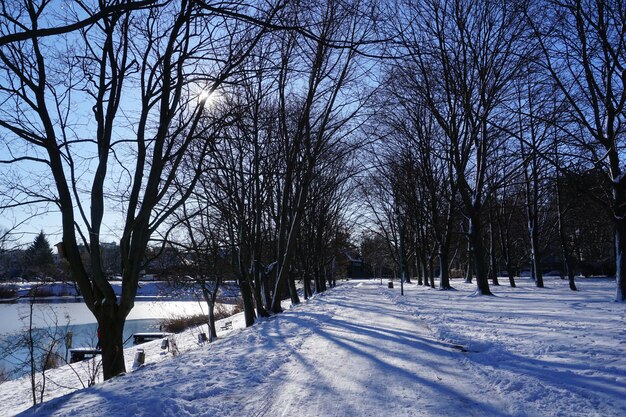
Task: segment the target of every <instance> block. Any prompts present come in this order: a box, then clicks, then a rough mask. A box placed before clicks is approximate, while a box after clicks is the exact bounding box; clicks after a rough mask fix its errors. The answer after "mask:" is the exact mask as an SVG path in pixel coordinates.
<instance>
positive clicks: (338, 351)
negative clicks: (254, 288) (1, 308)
mask: <svg viewBox="0 0 626 417" xmlns="http://www.w3.org/2000/svg"><path fill="white" fill-rule="evenodd" d="M453 285H454V287H455V288H456V290H455V291H439V290H434V289H430V288H426V287H418V286H416V285H415V284H407V285H405V295H404V296H400V295H399V291H400V290H399V288H398V286H399V285H398V284H397V283H396V288H395V289H388V288H387V287H386V285H380V281H363V282H359V281H350V282H344V283H341V284H340V285H339V286H338V287H337V288H336V289H333V290H331V291H328V292H326V293H324V294H321V295H319V296H317V297H315V298H314V299H312V300H310V301H308V302H306V303H304V304H302V305H300V306H298V307H296V308H293V309H291V310H289V311H287V312H285V313H284V314H280V315H278V316H275V317H273V318H271V319H268V320H264V321H262V322H260V323H258V324H257V325H255V326H253V327H251V328H248V329H242V328H241V327H242V322H241V318H238V319H235V321H234V323H233V324H234V326H235V330H234V331H232V332H231V333H230V334H228V335H225V337H222V338H221V339H220V340H218V341H217V342H215V343H212V344H210V345H206V344H205V345H198V344H197V343H196V342H195V341H194V338H195V335H194V333H193V332H189V333H187V334H186V335H178V336H177V341H178V344H179V346H181V350H186V352H185V353H183V354H181V355H179V356H176V357H173V358H172V357H171V355H169V354H160V353H159V348H158V342H152V343H151V344H146V345H142V346H143V347H144V348H145V349H146V352H147V364H146V365H145V366H143V367H142V368H140V369H138V370H137V371H135V372H132V373H129V374H127V375H125V376H122V377H119V378H115V379H114V380H111V381H108V382H106V383H101V384H98V385H97V386H95V387H92V388H89V389H84V390H79V391H75V392H73V393H71V394H69V395H66V396H63V397H59V398H56V399H52V400H49V401H48V402H46V403H44V404H43V405H42V406H40V407H38V408H35V409H28V410H27V411H25V412H24V413H23V415H35V416H48V415H67V416H105V415H106V416H131V415H136V416H155V415H176V416H197V415H202V416H264V415H267V416H303V417H307V416H355V417H356V416H358V417H360V416H585V417H587V416H604V417H610V416H624V415H626V326H625V322H626V306H625V305H624V304H620V303H615V302H612V300H613V296H614V288H615V283H614V281H613V280H609V279H581V280H579V281H578V285H579V288H580V289H581V291H579V292H571V291H569V289H568V287H567V283H566V282H565V281H560V280H559V279H550V278H549V279H547V280H546V288H544V289H537V288H534V286H533V285H532V282H530V281H528V280H525V279H524V280H519V282H518V285H519V287H518V288H510V287H508V286H501V287H494V288H493V290H494V292H495V293H496V294H497V296H496V297H477V296H473V295H472V294H473V292H474V286H473V285H469V284H465V283H462V282H457V281H454V282H453ZM127 357H129V358H130V359H132V352H128V353H127ZM55 372H58V373H59V374H58V375H59V376H58V377H57V383H58V384H59V383H60V384H61V385H63V384H65V385H71V384H74V385H75V382H72V381H71V378H72V375H71V374H70V373H67V372H66V371H64V370H57V371H55ZM63 372H66V373H65V374H61V373H63ZM61 375H63V376H61ZM73 378H74V379H75V377H73ZM18 384H22V388H21V390H22V392H24V393H27V392H28V389H27V386H26V385H25V384H26V382H25V381H21V382H11V383H4V384H2V385H0V415H13V414H16V413H18V412H20V411H23V410H24V409H26V408H27V407H28V397H27V396H26V397H25V398H23V399H19V398H17V394H16V392H17V391H19V390H20V388H19V386H18ZM60 393H61V392H59V394H60ZM20 401H21V402H20Z"/></svg>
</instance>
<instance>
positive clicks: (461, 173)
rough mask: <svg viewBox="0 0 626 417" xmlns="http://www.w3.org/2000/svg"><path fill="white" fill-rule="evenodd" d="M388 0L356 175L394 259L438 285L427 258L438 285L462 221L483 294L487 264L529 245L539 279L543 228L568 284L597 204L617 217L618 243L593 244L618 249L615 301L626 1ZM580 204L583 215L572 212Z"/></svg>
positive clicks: (625, 287) (508, 259)
mask: <svg viewBox="0 0 626 417" xmlns="http://www.w3.org/2000/svg"><path fill="white" fill-rule="evenodd" d="M396 7H397V8H398V9H397V11H398V13H395V14H393V16H394V17H395V18H394V19H391V20H390V24H389V26H390V27H389V31H391V33H394V34H398V37H399V39H398V42H397V43H396V44H395V45H393V47H391V48H390V49H391V53H393V54H394V55H395V56H396V57H397V58H396V59H395V60H392V61H388V62H387V63H385V64H384V65H383V68H384V69H383V74H384V79H385V83H384V89H383V93H381V94H380V96H379V103H378V104H377V106H378V108H380V109H383V111H381V112H379V115H378V117H377V119H376V120H377V125H376V126H375V128H374V129H373V132H374V134H375V135H377V136H378V137H380V138H381V140H380V143H379V144H377V145H376V146H375V147H374V152H375V153H376V155H377V157H376V160H375V162H376V163H375V164H374V166H375V167H377V168H376V169H375V174H374V175H373V176H372V178H370V179H369V180H368V181H365V182H364V184H363V189H364V195H365V196H366V198H368V201H369V202H370V207H371V209H372V212H373V213H374V219H375V223H376V224H378V228H377V229H376V230H377V233H378V234H379V235H384V237H385V239H386V240H387V241H388V242H390V247H391V249H392V253H393V256H394V258H395V262H396V264H397V265H399V266H400V269H401V270H404V269H406V267H407V266H408V265H407V262H409V261H410V262H411V263H412V264H414V265H416V267H415V269H417V271H418V273H419V275H420V277H424V278H426V277H428V278H430V280H429V281H430V283H431V284H432V285H434V280H433V275H434V272H433V271H434V269H435V266H434V264H435V263H436V264H438V265H439V266H440V267H438V270H439V279H440V287H441V288H443V289H448V288H450V281H449V269H450V263H451V259H450V258H451V256H452V254H454V253H458V248H459V246H463V245H459V243H458V238H457V236H458V234H463V235H465V236H466V237H467V241H468V246H467V248H465V247H463V250H461V252H462V253H466V254H467V256H468V258H469V260H470V262H469V265H468V267H467V268H464V269H466V271H468V279H471V276H472V273H473V274H475V276H476V281H477V287H478V292H479V293H481V294H491V290H490V287H489V278H491V279H492V282H493V283H494V284H496V283H497V273H498V271H501V270H506V271H507V274H508V275H509V279H510V283H511V285H515V282H514V275H515V271H516V270H519V268H520V263H521V262H522V261H523V258H524V253H528V254H529V255H528V258H529V259H528V261H529V263H530V265H531V271H532V276H533V278H534V280H535V282H536V284H537V286H538V287H542V286H543V279H542V262H541V261H542V252H543V250H544V249H546V248H547V247H549V245H550V243H551V242H550V239H549V236H550V234H551V233H552V235H553V236H555V237H556V240H557V241H558V246H559V249H560V250H559V252H560V253H559V256H560V257H561V259H562V265H563V267H562V269H563V271H564V273H565V275H567V276H568V277H569V280H570V287H571V288H572V289H576V286H575V282H574V269H575V265H574V261H575V256H574V253H573V252H574V250H575V249H578V250H580V248H581V247H582V246H581V244H580V242H579V240H580V239H581V237H580V233H581V232H584V231H585V229H586V230H589V229H588V228H585V227H584V225H583V227H581V225H580V224H576V223H577V222H578V223H580V220H581V219H585V220H587V219H589V218H591V219H592V220H599V221H598V223H599V224H600V225H601V226H602V225H605V224H606V223H607V221H608V222H612V224H613V229H614V231H615V238H614V242H615V249H614V251H613V250H612V249H611V248H606V245H601V247H604V248H605V251H606V252H608V253H606V254H605V255H604V256H606V257H613V259H615V274H616V276H617V294H616V300H618V301H624V300H626V274H625V273H624V270H623V262H624V261H623V258H624V255H623V253H624V250H626V246H625V245H624V237H623V234H624V221H625V220H624V209H625V208H626V207H625V206H624V197H625V190H624V185H625V184H624V175H623V169H624V167H623V165H624V164H623V161H622V159H623V155H622V153H623V152H622V148H623V145H624V121H625V117H626V109H625V107H624V106H625V104H626V91H625V88H624V87H625V86H626V78H625V77H624V74H626V72H625V68H624V64H625V63H626V51H625V45H624V31H625V30H626V29H625V27H626V26H625V25H624V22H626V20H625V18H626V9H625V8H624V4H623V3H622V2H613V1H579V0H571V1H565V2H552V1H537V2H530V3H528V2H517V1H505V2H496V3H494V2H479V1H472V0H449V1H448V0H427V1H424V2H419V4H416V3H414V2H400V3H398V4H397V5H396ZM381 149H384V150H382V151H381ZM577 189H580V190H584V192H585V194H584V196H582V197H581V194H580V193H578V192H577ZM581 204H587V207H586V209H587V210H588V211H589V212H590V213H592V214H591V215H589V214H587V215H583V216H581V213H580V207H577V206H580V205H581ZM604 213H606V214H604ZM588 224H592V223H591V222H588ZM524 229H525V230H524ZM602 229H603V227H600V228H597V229H595V230H593V231H590V232H591V233H594V234H595V235H594V236H596V237H597V236H598V235H600V233H598V232H599V231H601V230H602ZM523 235H526V236H527V237H526V238H525V239H524V238H521V236H523ZM594 236H588V235H587V236H585V237H583V239H589V240H594ZM453 242H455V247H456V248H457V251H453V250H452V249H453V247H452V243H453ZM521 244H522V245H526V248H527V250H526V248H523V249H522V250H520V248H519V246H520V245H521ZM401 248H402V249H401ZM607 249H608V250H607ZM520 252H521V253H520ZM612 252H614V253H612ZM435 258H437V261H436V262H435ZM457 264H458V258H457Z"/></svg>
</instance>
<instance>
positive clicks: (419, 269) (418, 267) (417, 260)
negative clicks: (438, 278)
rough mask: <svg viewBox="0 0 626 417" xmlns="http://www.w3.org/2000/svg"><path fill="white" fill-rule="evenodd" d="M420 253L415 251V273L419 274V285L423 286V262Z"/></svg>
mask: <svg viewBox="0 0 626 417" xmlns="http://www.w3.org/2000/svg"><path fill="white" fill-rule="evenodd" d="M420 257H421V255H420V253H419V251H415V273H416V274H417V285H423V282H424V281H423V275H422V262H421V260H420Z"/></svg>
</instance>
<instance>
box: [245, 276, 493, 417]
mask: <svg viewBox="0 0 626 417" xmlns="http://www.w3.org/2000/svg"><path fill="white" fill-rule="evenodd" d="M346 289H347V288H346V287H344V288H343V290H344V291H339V292H337V293H335V294H333V295H332V296H331V297H325V298H323V299H320V300H319V302H318V306H316V307H317V308H316V309H315V310H319V309H322V310H327V311H330V312H332V317H331V318H330V320H326V321H323V322H321V323H319V325H318V326H316V327H315V328H312V331H313V334H312V335H310V336H309V337H308V338H307V339H306V341H305V342H304V343H303V344H302V346H301V347H300V350H299V351H298V352H297V354H296V355H294V357H292V358H291V360H290V361H289V362H287V363H286V364H285V365H284V366H282V367H281V368H280V369H279V370H278V372H277V373H276V374H274V375H272V381H270V382H269V383H266V384H263V385H261V386H260V387H259V388H258V389H257V391H256V392H257V393H258V394H257V395H253V398H265V399H266V401H262V402H261V404H257V403H256V401H251V402H250V403H249V404H247V405H246V407H245V409H244V412H243V413H242V414H239V415H245V416H301V417H309V416H310V417H314V416H327V417H333V416H336V417H342V416H383V415H385V416H398V417H399V416H422V415H423V416H429V415H438V416H455V415H459V416H484V415H490V416H496V415H499V412H498V411H497V409H496V408H494V407H493V405H492V404H490V403H488V402H487V400H489V397H488V396H482V395H480V396H479V397H487V398H483V399H482V401H481V400H477V399H475V398H474V399H472V398H471V397H470V396H469V395H468V392H474V387H473V386H472V384H473V383H475V382H476V381H475V379H470V378H468V377H467V375H466V374H465V370H464V369H463V366H462V364H461V361H460V359H461V358H462V355H463V353H462V352H460V351H459V350H458V349H456V348H455V347H453V346H452V345H450V344H446V343H442V342H439V341H437V340H435V339H434V338H433V336H432V332H431V331H429V330H428V329H427V328H426V327H425V326H424V325H423V324H421V322H420V321H419V320H416V318H415V317H414V316H411V315H410V314H407V313H406V312H404V311H402V310H400V309H399V307H398V306H397V305H396V304H394V303H393V302H391V300H390V299H389V298H387V297H385V296H382V295H381V294H380V293H379V291H377V288H372V286H371V285H360V284H357V285H356V286H355V288H354V289H352V290H351V291H345V290H346ZM316 314H319V313H318V312H315V311H312V312H302V314H301V316H300V317H298V318H297V319H298V320H307V319H309V316H314V315H316Z"/></svg>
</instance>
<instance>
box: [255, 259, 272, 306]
mask: <svg viewBox="0 0 626 417" xmlns="http://www.w3.org/2000/svg"><path fill="white" fill-rule="evenodd" d="M266 280H267V278H266V277H265V276H264V273H263V272H262V270H261V269H260V265H259V262H256V263H255V270H254V294H253V295H254V304H255V305H256V314H257V316H258V317H269V313H268V312H267V310H266V309H265V306H264V305H263V293H262V291H263V288H265V287H266V286H267V285H265V284H264V282H265V281H266Z"/></svg>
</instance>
